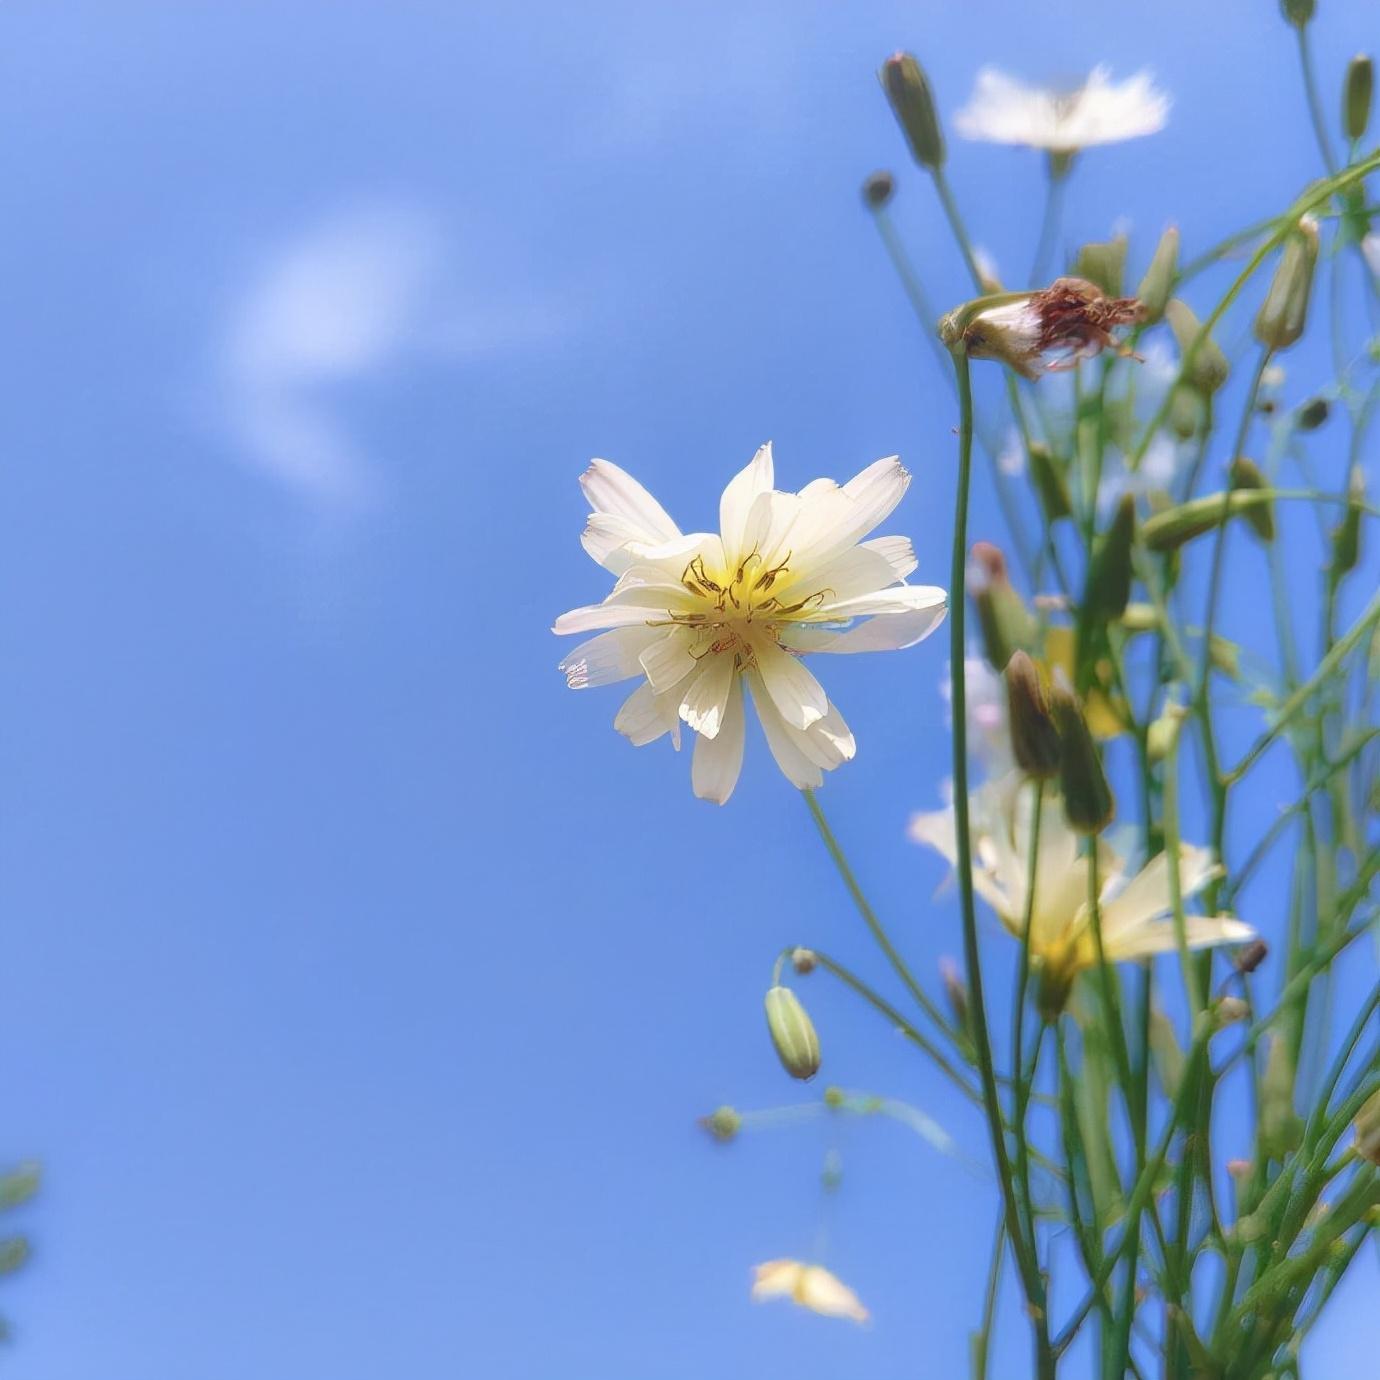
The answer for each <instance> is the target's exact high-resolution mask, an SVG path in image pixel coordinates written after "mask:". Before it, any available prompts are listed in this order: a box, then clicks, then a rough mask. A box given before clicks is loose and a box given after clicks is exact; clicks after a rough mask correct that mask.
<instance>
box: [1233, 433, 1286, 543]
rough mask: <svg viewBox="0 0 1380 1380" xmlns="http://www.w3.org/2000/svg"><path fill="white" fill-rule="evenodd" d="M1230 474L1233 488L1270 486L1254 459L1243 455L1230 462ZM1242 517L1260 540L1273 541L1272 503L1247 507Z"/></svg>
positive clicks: (1273, 512)
mask: <svg viewBox="0 0 1380 1380" xmlns="http://www.w3.org/2000/svg"><path fill="white" fill-rule="evenodd" d="M1230 476H1231V486H1232V488H1233V489H1268V488H1269V487H1270V486H1269V485H1268V484H1267V483H1266V482H1265V476H1264V475H1263V474H1261V472H1260V466H1259V465H1257V464H1256V463H1255V461H1254V460H1248V459H1247V458H1246V457H1245V456H1244V455H1238V456H1237V457H1236V459H1235V460H1233V461H1232V462H1231V469H1230ZM1242 517H1244V518H1245V519H1246V521H1247V522H1249V523H1250V525H1251V527H1252V529H1253V530H1254V531H1255V534H1256V536H1258V537H1259V538H1260V540H1261V541H1263V542H1266V543H1268V542H1272V541H1274V539H1275V508H1274V504H1273V503H1271V502H1268V501H1267V502H1265V503H1261V504H1258V505H1257V506H1255V507H1252V508H1247V509H1246V511H1245V512H1244V513H1243V514H1242Z"/></svg>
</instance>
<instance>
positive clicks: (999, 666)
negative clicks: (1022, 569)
mask: <svg viewBox="0 0 1380 1380" xmlns="http://www.w3.org/2000/svg"><path fill="white" fill-rule="evenodd" d="M969 554H970V559H971V561H972V563H973V565H974V566H976V567H977V570H976V572H975V578H974V579H973V580H972V583H971V586H970V587H971V589H972V593H973V603H974V605H975V606H976V608H977V616H978V624H979V626H980V627H981V629H982V645H983V650H984V651H985V652H986V653H987V660H988V661H989V662H991V664H992V666H993V667H994V668H995V669H996V670H998V671H1004V670H1005V669H1006V663H1007V662H1008V661H1010V660H1011V653H1012V652H1014V651H1015V650H1016V649H1017V648H1018V647H1029V646H1032V645H1033V644H1034V640H1035V620H1034V619H1033V618H1032V617H1031V614H1030V611H1029V609H1027V608H1026V606H1025V603H1024V601H1023V600H1022V599H1021V596H1020V595H1019V594H1018V593H1017V592H1016V590H1015V589H1014V588H1013V587H1012V584H1011V581H1010V579H1009V578H1008V576H1007V573H1006V557H1005V556H1004V555H1002V552H1001V548H1000V547H997V546H993V545H992V543H991V542H989V541H978V542H974V543H973V548H972V551H971V552H970V553H969Z"/></svg>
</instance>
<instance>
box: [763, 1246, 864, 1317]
mask: <svg viewBox="0 0 1380 1380" xmlns="http://www.w3.org/2000/svg"><path fill="white" fill-rule="evenodd" d="M753 1276H754V1277H753V1283H752V1297H753V1298H754V1299H756V1300H757V1301H758V1302H759V1303H761V1302H762V1301H763V1300H765V1299H772V1298H788V1299H790V1300H791V1301H792V1302H793V1303H798V1304H799V1305H800V1306H801V1307H802V1308H808V1309H809V1310H810V1311H811V1312H812V1313H822V1314H823V1315H824V1316H825V1317H826V1318H851V1319H852V1321H853V1322H858V1323H862V1322H866V1321H867V1309H866V1308H864V1307H863V1305H862V1301H861V1300H860V1299H859V1298H858V1296H857V1295H856V1294H855V1293H854V1292H853V1291H852V1290H851V1289H850V1288H849V1287H848V1286H847V1285H846V1284H845V1283H844V1282H843V1281H842V1280H841V1279H839V1278H838V1276H837V1275H832V1274H830V1273H829V1271H828V1270H826V1269H825V1268H824V1266H823V1265H806V1264H805V1263H804V1262H803V1261H800V1260H768V1261H766V1262H765V1263H764V1264H761V1265H758V1266H756V1267H755V1268H754V1270H753Z"/></svg>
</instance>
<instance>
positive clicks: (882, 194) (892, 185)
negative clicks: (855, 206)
mask: <svg viewBox="0 0 1380 1380" xmlns="http://www.w3.org/2000/svg"><path fill="white" fill-rule="evenodd" d="M895 190H896V179H895V178H894V177H892V175H891V174H890V173H889V172H886V171H882V172H874V173H872V174H871V175H870V176H869V177H868V178H867V179H866V180H865V181H864V182H863V185H862V195H863V200H864V201H865V202H866V203H867V204H868V205H869V206H870V207H871V208H872V209H873V210H874V211H880V210H881V209H882V207H883V206H885V205H886V204H887V202H888V201H890V200H891V194H892V193H893V192H894V191H895Z"/></svg>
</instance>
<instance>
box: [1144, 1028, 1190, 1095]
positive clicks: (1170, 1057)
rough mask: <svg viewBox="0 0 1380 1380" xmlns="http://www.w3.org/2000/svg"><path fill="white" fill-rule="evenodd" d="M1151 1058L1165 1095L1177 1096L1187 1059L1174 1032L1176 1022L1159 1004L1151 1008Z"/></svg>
mask: <svg viewBox="0 0 1380 1380" xmlns="http://www.w3.org/2000/svg"><path fill="white" fill-rule="evenodd" d="M1150 1059H1151V1062H1152V1063H1153V1064H1154V1066H1155V1075H1156V1077H1157V1078H1158V1079H1159V1080H1160V1088H1161V1089H1162V1090H1163V1092H1164V1095H1165V1096H1166V1097H1168V1098H1175V1097H1177V1096H1178V1095H1179V1084H1180V1083H1181V1082H1182V1081H1183V1076H1184V1064H1185V1062H1186V1060H1185V1059H1184V1052H1183V1050H1182V1049H1181V1048H1180V1047H1179V1038H1178V1036H1177V1035H1176V1034H1175V1033H1174V1023H1173V1022H1172V1021H1171V1020H1170V1019H1169V1017H1168V1016H1166V1015H1165V1014H1164V1012H1163V1011H1161V1010H1160V1008H1159V1007H1158V1006H1155V1007H1152V1008H1151V1010H1150Z"/></svg>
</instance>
